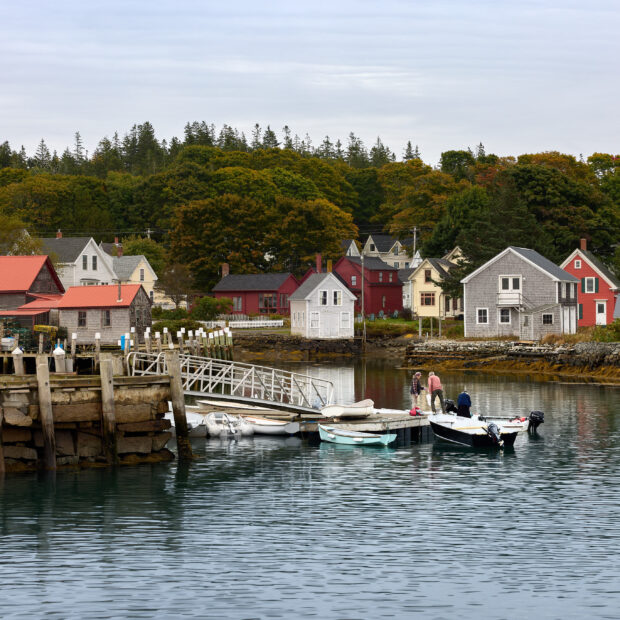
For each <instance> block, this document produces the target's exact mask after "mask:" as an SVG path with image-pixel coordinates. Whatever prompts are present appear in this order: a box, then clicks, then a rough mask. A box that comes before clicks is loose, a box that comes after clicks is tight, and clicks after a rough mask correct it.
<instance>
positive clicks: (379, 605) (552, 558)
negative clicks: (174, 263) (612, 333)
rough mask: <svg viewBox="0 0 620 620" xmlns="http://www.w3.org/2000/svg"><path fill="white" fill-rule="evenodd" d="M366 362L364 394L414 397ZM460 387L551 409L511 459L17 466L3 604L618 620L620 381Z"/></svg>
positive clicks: (462, 378) (481, 455) (2, 500)
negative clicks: (75, 468) (62, 468)
mask: <svg viewBox="0 0 620 620" xmlns="http://www.w3.org/2000/svg"><path fill="white" fill-rule="evenodd" d="M351 368H353V370H352V371H351V372H349V371H348V370H346V369H344V370H343V369H342V368H340V369H338V371H337V372H335V373H334V376H337V377H339V381H340V382H341V384H342V387H341V388H340V389H342V390H344V391H345V392H346V393H347V394H348V395H349V397H350V398H351V399H355V398H360V397H361V396H362V394H361V390H362V389H363V387H364V383H365V385H366V395H368V396H370V397H373V398H375V400H376V402H377V404H380V405H381V406H386V407H402V406H405V404H406V403H407V402H408V391H407V386H406V382H407V381H408V377H409V374H408V373H406V372H405V371H402V370H398V369H395V368H393V367H392V366H391V365H390V364H389V363H382V362H377V363H374V364H370V365H368V366H367V367H366V368H365V369H364V368H362V367H360V366H356V367H351ZM297 369H298V370H302V371H306V370H307V371H308V372H318V369H319V367H317V366H299V365H298V366H297ZM321 372H325V371H324V369H323V368H321ZM347 375H348V376H350V377H351V378H353V377H354V387H353V388H352V387H351V386H348V387H347V380H345V379H343V377H344V376H347ZM442 379H443V382H444V386H445V387H446V392H447V394H448V396H455V395H456V394H457V393H458V391H460V389H461V388H462V387H463V385H466V386H467V387H468V389H469V391H470V393H471V394H472V400H473V401H474V407H473V408H474V410H481V411H482V412H484V411H487V410H491V409H496V408H498V407H502V408H503V409H504V410H506V411H508V412H510V413H524V412H528V411H529V410H531V409H542V410H543V411H544V412H545V423H544V424H543V425H542V427H541V429H540V433H539V436H538V437H527V436H521V437H519V438H518V439H517V444H516V446H515V449H514V450H512V451H506V452H505V453H501V452H473V451H471V450H468V449H465V448H463V449H461V448H458V447H451V446H449V445H447V446H446V445H439V444H423V445H413V446H409V447H402V448H398V449H382V448H379V449H377V448H371V447H363V446H350V447H349V446H335V445H329V444H310V443H307V442H302V441H301V440H299V439H297V438H289V439H285V440H282V439H279V438H269V437H263V438H261V437H255V438H247V439H242V440H239V441H238V442H228V441H220V440H211V441H196V442H195V443H194V450H195V451H196V453H197V454H198V455H199V457H198V459H197V461H196V462H195V463H193V464H191V466H189V467H187V466H179V465H177V464H173V465H165V464H164V465H154V466H140V467H133V468H123V469H119V470H116V471H107V470H89V471H81V472H59V473H57V474H56V475H55V476H45V475H36V474H26V475H11V476H7V477H6V479H5V480H4V482H3V485H2V487H1V488H0V543H1V544H0V583H1V584H2V585H1V586H0V603H1V607H0V615H1V616H2V617H3V618H33V617H34V618H62V619H65V618H67V619H73V618H80V619H81V618H153V617H155V618H176V617H192V618H233V619H238V618H342V619H344V618H347V619H349V618H414V617H415V618H493V619H496V618H524V617H528V616H529V617H530V618H536V619H538V618H562V619H565V618H583V617H589V618H617V617H618V611H617V610H618V604H619V603H620V579H619V577H620V528H619V527H618V520H619V517H620V484H619V483H620V458H619V457H620V433H619V430H618V421H619V415H620V414H619V411H620V389H618V388H611V387H600V386H592V385H562V384H557V383H542V382H533V381H531V380H529V379H521V380H517V379H513V380H510V379H506V378H498V377H489V376H483V375H471V374H470V375H464V374H451V375H445V376H443V375H442Z"/></svg>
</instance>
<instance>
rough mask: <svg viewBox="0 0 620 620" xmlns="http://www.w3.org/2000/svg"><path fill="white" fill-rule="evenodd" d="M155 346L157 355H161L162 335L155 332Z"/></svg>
mask: <svg viewBox="0 0 620 620" xmlns="http://www.w3.org/2000/svg"><path fill="white" fill-rule="evenodd" d="M155 345H156V346H157V354H158V355H159V354H160V353H161V334H160V333H159V332H155Z"/></svg>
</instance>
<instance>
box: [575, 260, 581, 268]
mask: <svg viewBox="0 0 620 620" xmlns="http://www.w3.org/2000/svg"><path fill="white" fill-rule="evenodd" d="M575 269H581V261H580V260H579V259H578V258H576V259H575Z"/></svg>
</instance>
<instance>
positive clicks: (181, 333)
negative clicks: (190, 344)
mask: <svg viewBox="0 0 620 620" xmlns="http://www.w3.org/2000/svg"><path fill="white" fill-rule="evenodd" d="M177 340H178V341H179V351H180V352H181V353H185V349H184V347H183V332H180V331H179V332H177Z"/></svg>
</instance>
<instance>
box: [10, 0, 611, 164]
mask: <svg viewBox="0 0 620 620" xmlns="http://www.w3.org/2000/svg"><path fill="white" fill-rule="evenodd" d="M619 32H620V3H619V2H618V1H617V0H590V1H589V2H584V1H583V0H579V1H573V0H538V1H535V0H509V1H506V0H381V1H378V0H372V1H368V0H332V1H326V0H293V1H291V0H272V1H268V2H265V1H262V2H261V1H260V0H253V1H252V0H227V1H217V2H215V1H212V0H195V1H193V0H174V1H170V0H155V1H152V0H151V1H150V2H146V1H143V0H106V1H105V2H101V1H99V0H56V1H55V2H49V0H45V1H43V0H38V1H29V0H21V1H20V2H19V3H11V2H9V0H0V59H1V60H0V142H3V141H4V140H8V141H9V143H10V144H11V147H12V148H13V149H18V148H20V146H21V145H22V144H23V145H24V146H25V147H26V150H27V151H28V153H29V154H33V153H34V150H35V149H36V146H37V144H38V143H39V141H40V140H41V139H42V138H43V139H45V141H46V143H47V145H48V146H49V147H50V149H56V150H58V152H59V153H60V152H62V151H63V150H64V149H65V147H67V146H69V147H71V146H72V144H73V142H74V134H75V132H76V131H79V132H80V134H81V136H82V140H83V143H84V146H85V147H86V148H87V149H88V150H89V151H90V152H92V151H93V149H94V148H95V147H96V145H97V143H98V142H99V140H100V139H101V138H103V137H104V136H108V137H112V135H113V134H114V132H115V131H118V132H119V135H120V136H121V137H122V135H123V134H124V133H126V132H127V131H128V130H129V129H130V128H131V126H132V125H134V124H139V123H142V122H144V121H149V122H151V123H152V124H153V126H154V127H155V130H156V133H157V136H158V138H159V139H162V138H166V139H167V140H169V139H170V138H171V137H172V136H177V137H179V138H182V137H183V127H184V125H185V123H186V122H188V121H189V122H192V121H203V120H204V121H207V122H208V123H214V124H215V125H216V126H217V127H218V128H220V127H221V125H222V124H224V123H226V124H228V125H232V126H233V127H235V128H238V129H239V130H241V131H245V133H246V135H247V136H248V137H249V136H250V133H251V129H252V127H253V126H254V124H255V123H259V124H260V125H261V126H262V127H266V126H267V125H270V126H271V128H272V129H274V130H275V131H276V132H277V133H278V135H279V136H281V128H282V127H283V126H284V125H288V126H289V127H290V128H291V129H292V131H293V133H297V134H299V135H300V137H303V136H304V135H305V134H306V133H308V134H309V135H310V137H311V138H312V140H313V143H314V145H318V144H319V143H320V142H321V141H322V140H323V137H324V136H325V135H329V136H330V138H331V139H332V141H335V140H336V139H337V138H340V139H341V140H342V141H343V142H345V143H346V140H347V136H348V134H349V133H350V132H354V133H355V134H356V135H357V136H358V137H360V138H361V139H362V140H363V141H364V143H365V144H366V145H367V146H370V145H371V144H372V143H373V142H375V141H376V139H377V136H380V137H381V139H382V141H383V142H384V143H385V144H386V145H387V146H389V147H390V148H391V149H392V150H393V151H394V152H395V153H396V155H397V157H398V158H400V157H401V156H402V153H403V151H404V147H405V145H406V143H407V141H408V140H410V141H411V142H412V144H414V145H416V144H417V145H418V146H419V149H420V152H421V154H422V158H423V160H424V161H425V162H427V163H430V164H433V165H435V164H436V163H437V162H438V161H439V157H440V154H441V153H442V152H443V151H445V150H451V149H463V148H468V147H471V148H472V149H475V147H476V145H477V144H478V143H480V142H482V143H483V144H484V146H485V149H486V152H487V153H490V152H493V153H496V154H498V155H500V156H504V155H519V154H521V153H534V152H540V151H549V150H558V151H561V152H564V153H571V154H573V155H576V156H579V155H580V154H583V155H584V157H587V156H588V155H590V154H591V153H593V152H606V153H612V152H613V153H618V152H619V151H620V148H619V142H620V122H619V121H618V112H617V105H618V104H617V102H618V101H619V100H620V79H619V77H620V71H619V60H618V59H620V36H619V35H618V33H619Z"/></svg>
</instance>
